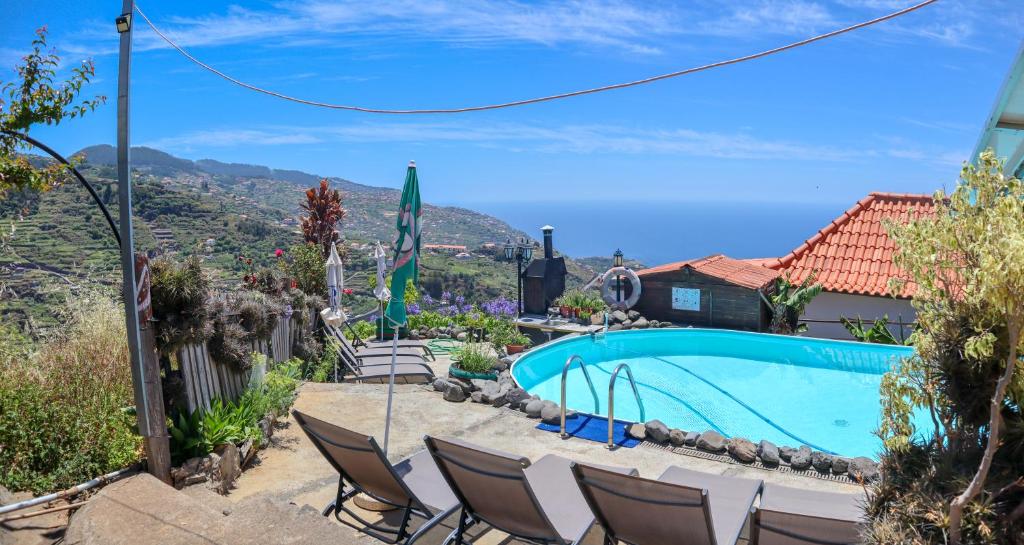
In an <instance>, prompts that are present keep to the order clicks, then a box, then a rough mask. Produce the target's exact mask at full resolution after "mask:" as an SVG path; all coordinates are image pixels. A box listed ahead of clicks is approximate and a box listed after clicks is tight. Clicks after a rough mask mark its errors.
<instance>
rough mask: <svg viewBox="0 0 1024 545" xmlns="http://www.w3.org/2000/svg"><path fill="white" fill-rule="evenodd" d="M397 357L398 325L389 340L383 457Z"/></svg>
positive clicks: (389, 426) (387, 433)
mask: <svg viewBox="0 0 1024 545" xmlns="http://www.w3.org/2000/svg"><path fill="white" fill-rule="evenodd" d="M397 359H398V327H395V333H394V336H393V337H392V341H391V374H390V376H389V377H388V406H387V414H386V415H385V417H384V457H385V458H387V455H388V439H390V436H391V400H392V398H393V397H394V394H395V360H397Z"/></svg>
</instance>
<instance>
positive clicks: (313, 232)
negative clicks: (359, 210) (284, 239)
mask: <svg viewBox="0 0 1024 545" xmlns="http://www.w3.org/2000/svg"><path fill="white" fill-rule="evenodd" d="M302 209H303V210H305V211H306V215H305V217H303V218H302V234H303V236H304V237H305V239H306V242H308V243H310V244H316V245H317V246H319V247H320V248H322V249H323V252H324V255H325V256H327V255H329V254H330V253H331V243H332V242H337V241H338V240H339V239H340V238H341V237H339V236H338V233H337V231H335V230H334V226H335V225H336V224H337V223H338V222H339V221H341V220H342V218H344V217H345V209H344V208H342V207H341V193H340V192H339V191H338V190H337V189H333V190H332V189H330V185H329V184H328V182H327V180H326V179H323V180H320V188H319V189H317V188H315V187H311V188H309V189H308V190H306V204H303V205H302Z"/></svg>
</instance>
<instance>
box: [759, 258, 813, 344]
mask: <svg viewBox="0 0 1024 545" xmlns="http://www.w3.org/2000/svg"><path fill="white" fill-rule="evenodd" d="M814 276H815V275H814V274H813V273H812V274H809V275H808V276H807V278H804V281H803V282H801V283H800V284H794V283H793V282H792V279H791V278H790V277H789V275H788V274H787V275H786V276H785V277H783V278H779V279H778V280H777V281H776V282H775V293H774V294H772V296H771V302H772V323H771V326H770V327H771V331H772V332H773V333H780V334H783V335H793V334H796V333H803V332H804V331H807V324H801V323H800V315H801V314H803V312H804V308H806V307H807V305H808V303H810V302H811V299H814V298H815V297H817V296H818V294H819V293H821V284H815V283H814Z"/></svg>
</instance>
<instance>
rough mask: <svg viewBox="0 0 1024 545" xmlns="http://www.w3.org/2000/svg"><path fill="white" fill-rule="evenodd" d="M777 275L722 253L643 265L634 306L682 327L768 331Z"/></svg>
mask: <svg viewBox="0 0 1024 545" xmlns="http://www.w3.org/2000/svg"><path fill="white" fill-rule="evenodd" d="M779 274H780V273H779V272H778V271H775V270H772V269H768V268H765V267H763V266H761V265H759V264H756V263H750V262H747V261H744V260H740V259H733V258H731V257H727V256H724V255H722V254H717V255H710V256H707V257H702V258H700V259H691V260H688V261H679V262H676V263H668V264H666V265H659V266H657V267H651V268H649V269H642V270H640V271H637V276H639V277H640V285H641V290H640V298H639V299H638V300H637V303H636V306H635V307H634V309H636V310H637V311H639V312H640V314H642V315H643V316H645V317H646V318H647V319H650V320H658V321H668V322H674V323H676V324H680V325H689V326H694V327H719V328H727V329H746V330H751V331H767V330H768V326H769V325H770V323H771V319H772V316H771V308H770V306H769V300H770V299H769V298H770V296H771V295H772V293H774V290H775V279H776V278H778V277H779ZM630 291H631V290H628V289H627V292H626V294H624V296H625V297H628V295H629V292H630Z"/></svg>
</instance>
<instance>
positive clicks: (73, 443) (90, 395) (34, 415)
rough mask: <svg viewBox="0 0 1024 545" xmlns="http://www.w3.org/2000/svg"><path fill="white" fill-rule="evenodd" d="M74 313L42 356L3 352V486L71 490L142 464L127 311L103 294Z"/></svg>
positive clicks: (40, 349)
mask: <svg viewBox="0 0 1024 545" xmlns="http://www.w3.org/2000/svg"><path fill="white" fill-rule="evenodd" d="M69 308H71V309H72V311H71V315H70V319H69V320H68V322H67V324H66V327H65V328H64V330H63V331H62V332H61V334H59V335H57V336H55V337H53V338H51V339H48V340H46V341H43V342H42V343H41V344H39V345H37V347H36V351H35V352H34V353H28V352H25V351H12V350H0V445H2V446H0V484H2V485H3V486H5V487H7V488H10V489H12V490H31V491H32V492H35V493H43V492H49V491H52V490H55V489H61V488H66V487H69V486H73V485H75V484H78V483H80V482H83V481H86V480H89V479H91V478H93V477H96V476H98V475H101V474H103V473H108V472H110V471H115V470H117V469H121V468H124V467H127V466H129V465H131V464H132V463H134V462H136V461H138V460H139V458H140V453H141V451H140V448H141V438H140V437H139V436H138V435H136V433H135V431H134V429H135V419H134V417H133V416H131V415H130V414H129V413H128V412H127V411H126V410H125V409H126V408H127V407H130V406H131V405H132V404H133V399H134V397H133V393H132V384H131V371H130V365H129V360H128V343H127V336H126V335H125V329H124V313H123V312H122V310H121V307H120V305H118V304H116V303H115V302H114V299H113V297H112V296H111V295H110V294H103V293H96V294H85V295H80V296H78V297H76V299H75V300H74V301H73V302H72V304H71V305H69ZM5 343H6V339H4V340H0V345H2V344H5Z"/></svg>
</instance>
